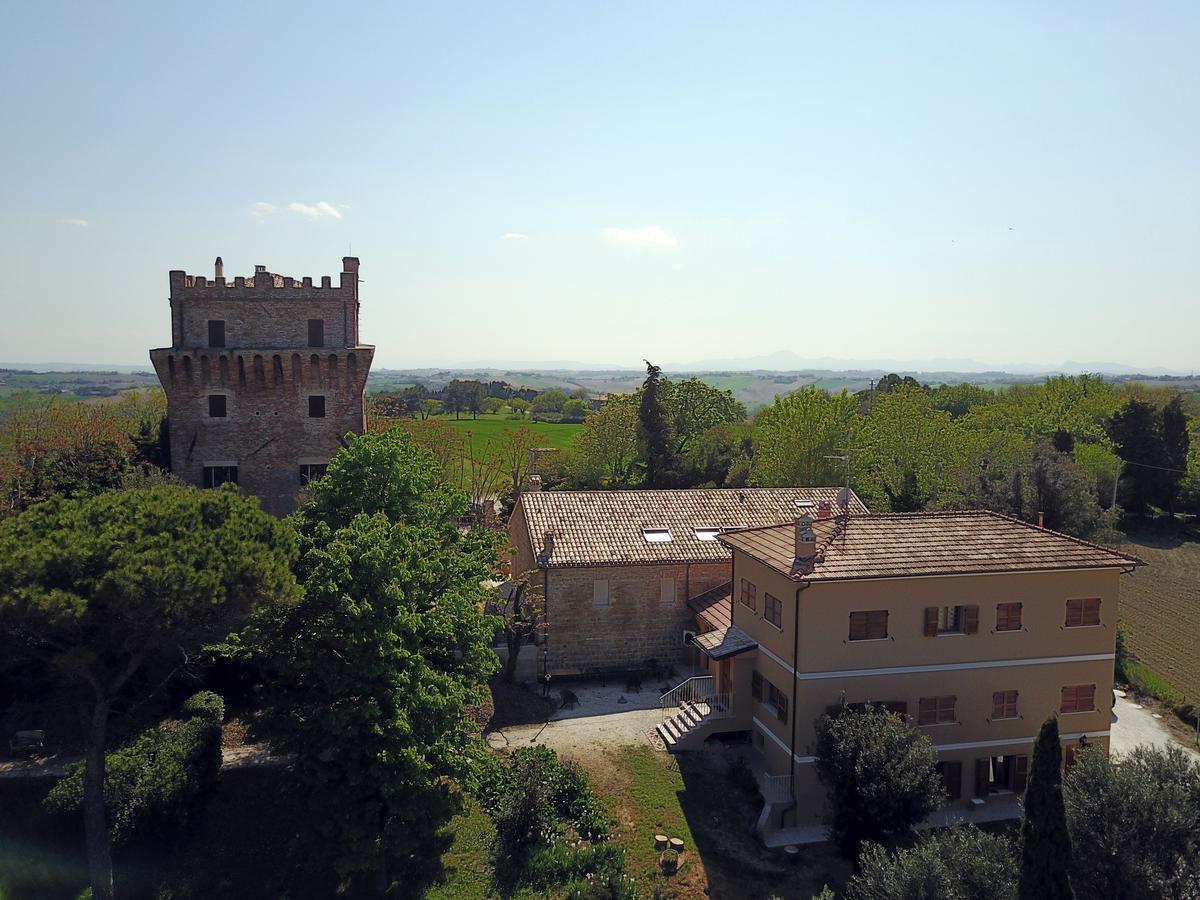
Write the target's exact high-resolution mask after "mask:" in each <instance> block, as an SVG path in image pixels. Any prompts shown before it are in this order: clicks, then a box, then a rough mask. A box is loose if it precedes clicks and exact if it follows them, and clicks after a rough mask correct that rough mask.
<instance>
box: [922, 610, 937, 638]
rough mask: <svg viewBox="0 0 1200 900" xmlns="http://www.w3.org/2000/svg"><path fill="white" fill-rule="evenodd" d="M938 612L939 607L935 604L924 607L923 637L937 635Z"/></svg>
mask: <svg viewBox="0 0 1200 900" xmlns="http://www.w3.org/2000/svg"><path fill="white" fill-rule="evenodd" d="M938 612H939V608H938V607H936V606H927V607H925V637H937V633H938Z"/></svg>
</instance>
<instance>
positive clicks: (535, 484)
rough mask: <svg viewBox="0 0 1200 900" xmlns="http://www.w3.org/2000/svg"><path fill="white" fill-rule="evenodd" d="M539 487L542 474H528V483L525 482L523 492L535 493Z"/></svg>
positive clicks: (540, 486) (540, 487)
mask: <svg viewBox="0 0 1200 900" xmlns="http://www.w3.org/2000/svg"><path fill="white" fill-rule="evenodd" d="M541 489H542V476H541V475H530V476H529V484H527V485H526V486H525V492H526V493H527V494H536V493H538V492H539V491H540V490H541Z"/></svg>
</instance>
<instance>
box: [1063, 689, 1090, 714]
mask: <svg viewBox="0 0 1200 900" xmlns="http://www.w3.org/2000/svg"><path fill="white" fill-rule="evenodd" d="M1095 708H1096V686H1095V685H1094V684H1070V685H1067V686H1066V687H1064V688H1063V689H1062V703H1061V704H1060V712H1065V713H1075V712H1092V711H1093V710H1094V709H1095Z"/></svg>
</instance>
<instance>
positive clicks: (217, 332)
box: [208, 319, 225, 347]
mask: <svg viewBox="0 0 1200 900" xmlns="http://www.w3.org/2000/svg"><path fill="white" fill-rule="evenodd" d="M208 346H210V347H224V346H225V320H224V319H209V320H208Z"/></svg>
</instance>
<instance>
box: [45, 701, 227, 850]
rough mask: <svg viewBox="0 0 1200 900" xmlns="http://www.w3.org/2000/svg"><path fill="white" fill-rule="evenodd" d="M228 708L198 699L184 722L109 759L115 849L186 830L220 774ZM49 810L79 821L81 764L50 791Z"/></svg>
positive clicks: (107, 791)
mask: <svg viewBox="0 0 1200 900" xmlns="http://www.w3.org/2000/svg"><path fill="white" fill-rule="evenodd" d="M224 706H225V705H224V703H223V702H222V700H221V698H220V697H219V696H217V695H216V694H213V693H211V692H203V693H201V694H196V695H195V696H193V697H191V698H189V699H188V700H187V701H185V702H184V704H183V707H182V708H181V712H182V713H183V715H185V716H186V718H185V719H184V720H183V721H181V722H172V723H166V724H163V725H158V726H156V727H154V728H151V729H148V730H147V731H144V732H142V733H141V734H140V735H138V736H137V737H136V738H135V739H134V740H133V742H132V743H130V744H129V745H128V746H126V747H122V748H121V749H119V750H115V751H113V752H112V753H109V754H108V758H107V772H106V777H105V780H104V806H105V813H106V815H107V818H108V823H109V829H110V831H111V833H112V839H113V842H114V843H125V842H127V841H128V840H129V839H130V838H132V837H134V836H135V835H138V834H146V835H149V834H172V833H179V832H182V831H183V830H185V829H186V827H187V825H188V823H189V821H190V820H191V818H192V817H193V816H194V815H195V814H196V813H197V812H198V810H199V808H200V807H201V806H202V805H203V801H204V796H205V794H206V793H207V791H208V790H209V789H210V788H211V787H212V786H213V784H214V783H215V782H216V779H217V774H218V772H219V771H220V768H221V718H222V717H223V715H224ZM44 805H45V809H46V811H47V812H48V813H50V814H51V815H54V816H56V817H59V818H64V819H65V818H75V817H78V816H79V814H80V810H81V809H82V805H83V765H82V764H77V765H75V766H74V767H73V768H72V769H71V771H70V772H69V773H68V775H67V777H65V778H64V779H63V780H62V781H60V782H59V783H58V784H56V785H55V786H54V787H53V788H52V789H51V791H50V793H49V794H48V795H47V796H46V799H45V801H44Z"/></svg>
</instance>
